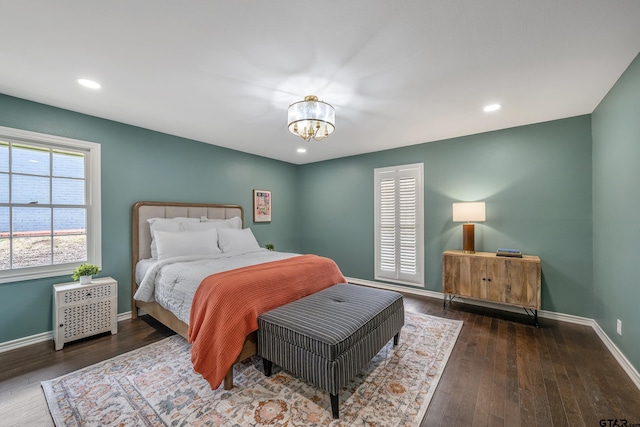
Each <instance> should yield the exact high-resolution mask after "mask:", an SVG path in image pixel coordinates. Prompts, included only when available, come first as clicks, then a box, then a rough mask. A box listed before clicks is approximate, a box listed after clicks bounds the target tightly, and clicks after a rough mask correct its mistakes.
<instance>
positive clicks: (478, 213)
mask: <svg viewBox="0 0 640 427" xmlns="http://www.w3.org/2000/svg"><path fill="white" fill-rule="evenodd" d="M485 220H486V213H485V206H484V202H468V203H467V202H465V203H454V204H453V221H454V222H482V221H485Z"/></svg>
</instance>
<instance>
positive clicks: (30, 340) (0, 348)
mask: <svg viewBox="0 0 640 427" xmlns="http://www.w3.org/2000/svg"><path fill="white" fill-rule="evenodd" d="M127 319H131V312H130V311H127V312H125V313H119V314H118V322H121V321H123V320H127ZM51 340H53V331H47V332H42V333H39V334H35V335H30V336H28V337H24V338H18V339H15V340H12V341H6V342H3V343H0V353H4V352H5V351H10V350H15V349H17V348H21V347H26V346H28V345H32V344H38V343H41V342H45V341H51Z"/></svg>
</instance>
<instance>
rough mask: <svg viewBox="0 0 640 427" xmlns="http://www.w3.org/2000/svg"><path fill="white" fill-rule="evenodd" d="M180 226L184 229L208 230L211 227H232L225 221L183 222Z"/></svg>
mask: <svg viewBox="0 0 640 427" xmlns="http://www.w3.org/2000/svg"><path fill="white" fill-rule="evenodd" d="M180 227H181V228H182V230H184V231H199V230H210V229H212V228H214V229H216V228H233V227H231V225H230V224H229V223H228V222H226V221H206V222H184V223H182V224H181V225H180Z"/></svg>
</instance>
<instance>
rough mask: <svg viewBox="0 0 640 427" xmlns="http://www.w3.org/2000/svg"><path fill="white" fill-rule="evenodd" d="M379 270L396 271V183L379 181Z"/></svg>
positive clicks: (384, 180) (385, 180)
mask: <svg viewBox="0 0 640 427" xmlns="http://www.w3.org/2000/svg"><path fill="white" fill-rule="evenodd" d="M379 209H380V269H381V270H383V271H390V272H395V271H396V183H395V180H393V179H383V180H381V181H380V205H379Z"/></svg>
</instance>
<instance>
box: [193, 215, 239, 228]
mask: <svg viewBox="0 0 640 427" xmlns="http://www.w3.org/2000/svg"><path fill="white" fill-rule="evenodd" d="M200 220H201V221H202V222H206V223H210V224H218V226H217V227H216V228H235V229H238V230H241V229H242V218H240V217H239V216H234V217H233V218H229V219H208V218H207V217H206V216H203V217H201V218H200Z"/></svg>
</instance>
